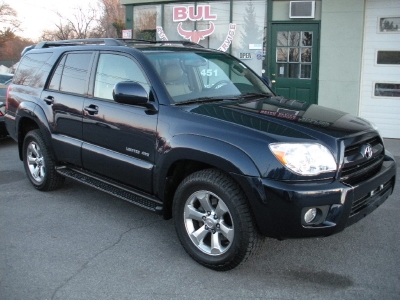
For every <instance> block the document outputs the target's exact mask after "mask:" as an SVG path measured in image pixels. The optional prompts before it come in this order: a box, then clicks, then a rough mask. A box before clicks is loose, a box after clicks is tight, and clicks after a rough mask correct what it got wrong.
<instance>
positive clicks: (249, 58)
mask: <svg viewBox="0 0 400 300" xmlns="http://www.w3.org/2000/svg"><path fill="white" fill-rule="evenodd" d="M266 13H267V1H233V14H232V15H233V18H232V23H235V24H236V27H237V29H236V35H235V39H234V40H233V42H232V54H233V55H234V56H236V57H238V58H239V59H242V60H243V61H244V63H246V64H247V65H249V66H250V68H252V69H253V70H255V71H256V72H257V73H258V74H259V75H261V70H262V61H263V60H264V59H266V58H265V54H266V53H265V52H266V50H265V49H266V41H265V37H266V36H265V31H266Z"/></svg>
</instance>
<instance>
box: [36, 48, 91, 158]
mask: <svg viewBox="0 0 400 300" xmlns="http://www.w3.org/2000/svg"><path fill="white" fill-rule="evenodd" d="M93 59H94V52H93V51H80V52H67V53H65V54H64V55H63V56H62V57H61V59H60V60H59V62H58V64H57V66H56V69H55V71H54V73H53V75H52V78H51V80H50V82H49V85H48V87H47V89H46V90H44V91H43V92H42V95H41V98H42V100H43V101H45V102H46V103H47V104H48V107H49V109H51V111H52V119H51V120H49V122H50V126H51V128H52V140H53V147H54V149H55V153H56V154H57V159H58V160H59V161H65V162H68V163H72V164H74V165H77V166H81V165H82V161H81V146H82V112H83V102H84V99H85V97H86V96H87V93H88V87H89V75H90V72H89V70H90V69H91V65H92V63H93Z"/></svg>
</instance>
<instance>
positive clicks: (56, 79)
mask: <svg viewBox="0 0 400 300" xmlns="http://www.w3.org/2000/svg"><path fill="white" fill-rule="evenodd" d="M91 58H92V53H90V52H85V53H69V54H67V55H64V57H63V58H62V59H61V60H60V62H59V63H58V65H57V67H56V70H55V71H54V73H53V77H52V78H51V81H50V84H49V89H51V90H56V91H62V92H67V93H74V94H80V95H84V94H86V92H87V86H88V84H87V82H88V74H89V66H90V61H91Z"/></svg>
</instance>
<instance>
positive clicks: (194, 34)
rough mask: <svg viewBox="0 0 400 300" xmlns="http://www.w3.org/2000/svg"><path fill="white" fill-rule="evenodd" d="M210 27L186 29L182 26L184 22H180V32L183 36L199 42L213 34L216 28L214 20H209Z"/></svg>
mask: <svg viewBox="0 0 400 300" xmlns="http://www.w3.org/2000/svg"><path fill="white" fill-rule="evenodd" d="M209 24H210V27H209V28H208V29H205V30H191V31H189V30H185V29H183V28H182V22H180V23H179V24H178V33H179V35H180V36H181V37H183V38H185V39H187V40H189V41H191V42H193V43H196V44H198V43H199V42H200V41H201V40H204V38H205V37H207V36H209V35H211V34H212V33H213V32H214V30H215V25H214V23H213V22H211V21H209Z"/></svg>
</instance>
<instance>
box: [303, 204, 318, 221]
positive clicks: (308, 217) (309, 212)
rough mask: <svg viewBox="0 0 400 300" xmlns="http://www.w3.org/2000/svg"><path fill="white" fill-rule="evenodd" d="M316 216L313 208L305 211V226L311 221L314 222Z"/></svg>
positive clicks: (315, 210)
mask: <svg viewBox="0 0 400 300" xmlns="http://www.w3.org/2000/svg"><path fill="white" fill-rule="evenodd" d="M316 216H317V209H316V208H315V207H313V208H310V209H309V210H307V211H306V213H305V214H304V221H305V222H306V223H307V224H310V223H311V222H312V221H314V220H315V217H316Z"/></svg>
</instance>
